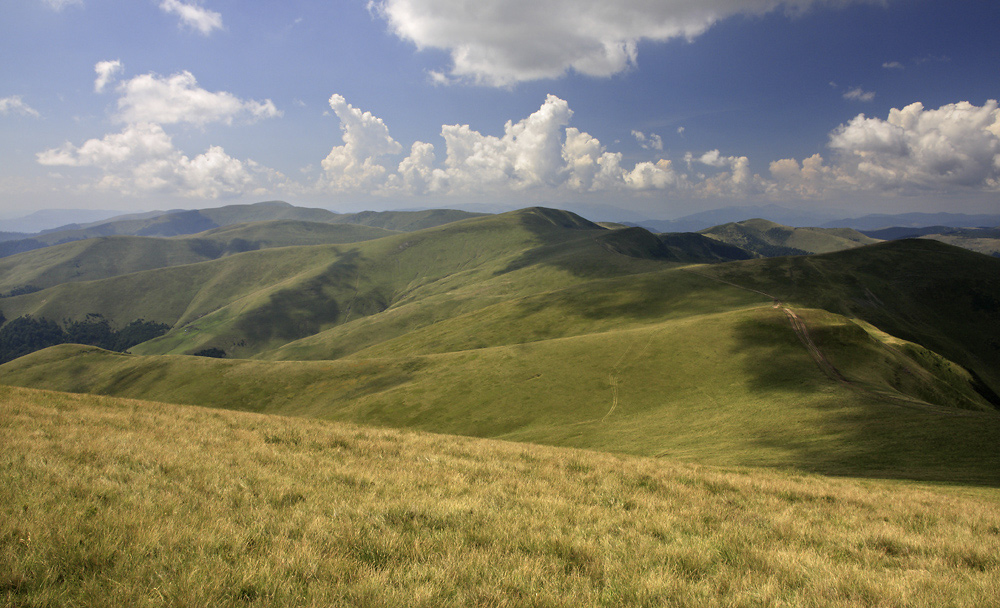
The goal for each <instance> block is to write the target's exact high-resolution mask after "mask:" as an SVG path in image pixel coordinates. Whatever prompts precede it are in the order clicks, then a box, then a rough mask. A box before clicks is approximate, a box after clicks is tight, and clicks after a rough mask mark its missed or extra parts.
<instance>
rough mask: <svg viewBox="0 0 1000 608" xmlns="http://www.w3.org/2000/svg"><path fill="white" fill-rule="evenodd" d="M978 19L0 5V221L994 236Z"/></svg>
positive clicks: (992, 135)
mask: <svg viewBox="0 0 1000 608" xmlns="http://www.w3.org/2000/svg"><path fill="white" fill-rule="evenodd" d="M998 25H1000V2H997V1H996V0H659V1H650V0H477V1H476V2H468V1H467V0H284V1H283V2H271V1H265V0H131V1H129V2H122V1H121V0H0V135H2V137H0V217H17V216H23V215H27V214H29V213H31V212H33V211H37V210H41V209H52V208H58V209H68V208H83V209H115V210H122V211H148V210H153V209H173V208H187V209H191V208H204V207H217V206H221V205H226V204H234V203H251V202H258V201H264V200H285V201H288V202H290V203H293V204H296V205H301V206H309V207H323V208H328V209H332V210H334V211H340V212H353V211H360V210H363V209H376V210H382V209H416V208H430V207H451V208H465V209H470V210H489V211H499V210H505V209H515V208H521V207H527V206H532V205H546V206H551V207H560V208H565V209H572V210H575V211H578V212H580V213H583V214H584V215H586V216H587V217H590V218H591V219H600V220H615V219H618V220H623V221H624V220H634V219H642V218H649V219H671V218H676V217H681V216H684V215H688V214H691V213H695V212H699V211H703V210H707V209H714V208H721V207H730V206H762V205H768V204H777V205H781V206H783V207H786V208H790V209H801V210H807V211H815V212H817V213H826V214H830V215H833V216H836V215H838V214H840V215H841V216H842V217H846V216H851V215H855V216H856V215H863V214H866V213H899V212H906V211H924V212H937V211H948V212H964V213H991V212H992V213H996V212H1000V109H998V103H997V100H998V99H1000V36H997V34H996V30H997V26H998Z"/></svg>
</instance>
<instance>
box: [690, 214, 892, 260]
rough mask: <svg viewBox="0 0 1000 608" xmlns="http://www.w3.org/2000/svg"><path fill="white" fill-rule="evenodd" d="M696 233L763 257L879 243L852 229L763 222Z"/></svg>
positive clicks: (725, 225) (709, 229)
mask: <svg viewBox="0 0 1000 608" xmlns="http://www.w3.org/2000/svg"><path fill="white" fill-rule="evenodd" d="M699 234H703V235H705V236H709V237H711V238H713V239H716V240H718V241H722V242H723V243H728V244H730V245H734V246H736V247H740V248H742V249H745V250H746V251H749V252H751V253H753V254H754V255H755V256H756V257H765V258H770V257H776V256H785V255H805V254H810V253H829V252H831V251H840V250H843V249H852V248H854V247H860V246H862V245H871V244H873V243H877V242H879V241H878V240H877V239H873V238H871V237H868V236H865V235H863V234H861V233H860V232H858V231H857V230H853V229H851V228H792V227H790V226H783V225H781V224H776V223H774V222H771V221H768V220H763V219H752V220H745V221H742V222H732V223H729V224H722V225H721V226H715V227H713V228H707V229H705V230H701V231H700V232H699Z"/></svg>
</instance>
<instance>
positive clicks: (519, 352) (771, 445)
mask: <svg viewBox="0 0 1000 608" xmlns="http://www.w3.org/2000/svg"><path fill="white" fill-rule="evenodd" d="M796 312H797V314H798V315H799V316H800V317H801V318H802V319H804V320H805V322H806V323H807V324H808V326H809V328H810V336H811V339H812V340H813V341H814V342H815V343H816V344H817V345H819V348H820V349H822V352H823V354H824V355H825V357H826V358H827V360H828V361H830V362H832V365H833V366H834V368H835V369H836V370H837V373H838V374H839V375H840V377H831V375H829V374H828V373H827V370H825V369H824V368H823V367H821V366H819V365H817V361H816V359H815V358H814V356H813V355H812V353H811V352H810V351H809V350H808V349H806V348H803V345H802V342H801V341H800V337H799V336H798V335H797V334H796V332H795V331H793V328H792V327H791V326H790V325H789V324H788V322H787V319H786V313H785V312H784V311H783V310H780V309H775V308H773V307H772V306H771V305H770V304H765V305H760V306H757V307H751V308H744V309H741V310H735V311H732V312H719V313H714V314H712V313H709V314H701V315H693V316H686V317H680V318H678V319H675V320H669V321H664V322H658V323H651V324H648V325H646V326H644V327H637V328H635V329H629V330H613V331H604V332H597V333H588V334H584V335H578V336H573V337H566V338H554V339H538V340H535V341H530V342H527V343H514V344H510V345H506V346H494V347H484V348H473V349H470V350H458V351H450V352H441V353H437V354H422V355H421V354H404V353H405V352H406V345H405V339H406V338H409V336H408V335H407V336H406V337H404V346H403V347H401V348H397V346H396V345H394V344H393V343H392V342H389V343H386V344H385V345H382V347H381V349H380V348H379V347H374V348H373V349H370V350H369V351H367V352H365V351H362V352H361V353H358V354H357V355H356V356H352V357H346V358H342V359H339V360H336V361H253V360H218V359H204V358H199V357H184V356H136V355H120V354H114V353H108V352H107V351H101V350H99V349H95V348H88V347H77V346H62V347H53V348H50V349H46V350H44V351H40V352H38V353H34V354H32V355H28V356H25V357H22V358H20V359H17V360H15V361H13V362H11V363H8V364H6V365H4V366H2V367H0V374H2V375H0V378H2V380H3V382H5V383H8V384H15V385H23V386H36V387H46V388H51V389H55V390H63V391H71V392H90V393H97V394H108V395H116V396H127V397H135V398H143V399H153V400H158V401H167V402H173V403H187V404H195V405H206V406H213V407H223V408H228V409H239V410H249V411H257V412H267V413H279V414H283V415H291V416H307V417H318V418H325V419H331V420H341V421H351V422H358V423H363V424H375V425H382V426H393V427H407V428H417V429H423V430H432V431H435V432H448V433H456V434H462V435H475V436H482V437H493V438H503V439H512V440H518V441H529V442H534V443H544V444H551V445H562V446H572V447H585V448H590V449H600V450H606V451H616V452H626V453H633V454H640V455H668V456H671V457H674V458H681V459H685V460H691V461H697V462H710V463H716V464H741V465H746V464H753V465H768V466H778V467H786V466H793V467H796V468H801V469H805V470H811V471H816V472H823V473H829V474H850V475H865V476H887V477H904V478H916V479H939V480H952V481H955V480H960V479H961V480H967V481H974V482H979V483H989V484H994V483H997V482H1000V477H998V475H1000V473H998V471H1000V466H998V465H1000V454H998V453H997V451H996V450H995V449H994V447H993V446H995V444H996V441H998V440H1000V416H998V415H997V414H996V413H995V411H993V410H992V408H990V406H989V405H988V404H987V403H985V402H984V401H983V400H982V399H980V398H978V396H977V395H976V393H975V392H974V391H973V390H972V389H971V388H970V386H969V378H968V377H967V375H963V373H962V370H961V369H959V368H955V367H954V366H951V365H950V364H948V363H947V362H946V361H943V360H942V359H941V358H940V357H935V356H934V355H933V353H929V352H927V351H925V350H923V349H921V348H919V347H917V346H915V345H902V344H900V343H898V342H895V341H889V340H887V341H885V342H883V341H880V340H878V333H877V332H874V331H872V332H869V331H866V330H865V329H864V328H861V327H859V326H857V325H855V324H854V323H851V322H850V321H848V320H845V319H843V318H841V317H838V316H836V315H831V314H829V313H825V312H823V311H811V310H797V311H796ZM489 337H490V336H489V335H488V334H487V335H485V336H484V338H485V339H489ZM514 339H516V337H515V338H514ZM420 346H424V345H423V344H420ZM425 348H426V347H425ZM410 350H411V351H416V350H420V349H419V348H413V347H412V346H411V347H410ZM397 351H399V352H397ZM380 355H381V356H380ZM900 377H903V378H905V382H903V383H901V382H900V381H899V378H900ZM929 402H930V403H938V404H939V405H938V406H936V407H935V406H930V405H928V403H929ZM959 408H968V409H965V410H962V409H959ZM954 437H962V441H961V446H960V448H959V446H957V445H955V444H954V443H953V442H952V441H951V440H949V438H954ZM956 448H958V449H956Z"/></svg>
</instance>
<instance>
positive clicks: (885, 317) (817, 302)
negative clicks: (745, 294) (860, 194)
mask: <svg viewBox="0 0 1000 608" xmlns="http://www.w3.org/2000/svg"><path fill="white" fill-rule="evenodd" d="M699 272H702V273H703V274H705V275H709V276H714V277H717V278H721V279H724V280H727V281H730V282H731V283H734V284H738V285H741V286H744V287H748V288H752V289H756V290H760V291H763V292H766V293H768V294H771V295H773V296H774V297H776V298H780V299H782V300H784V301H787V302H790V303H793V304H797V305H800V306H810V307H815V308H823V309H825V310H829V311H832V312H836V313H840V314H843V315H846V316H849V317H857V318H860V319H863V320H865V321H867V322H869V323H871V324H873V325H875V326H877V327H878V328H880V329H882V330H883V331H886V332H888V333H890V334H892V335H894V336H897V337H899V338H903V339H905V340H910V341H913V342H918V343H920V344H922V345H924V346H926V347H927V348H930V349H931V350H933V351H935V352H937V353H939V354H941V355H943V356H945V357H947V358H948V359H950V360H952V361H954V362H956V363H959V364H961V365H963V366H965V367H966V368H968V369H969V370H970V371H972V372H974V373H975V374H977V375H978V376H979V378H980V379H981V380H982V382H983V383H984V384H985V385H986V386H985V389H984V390H985V392H986V393H993V394H994V396H993V397H991V398H993V399H994V401H995V402H997V405H1000V399H997V398H996V397H995V394H996V393H1000V259H996V258H992V257H988V256H984V255H981V254H978V253H974V252H971V251H967V250H964V249H960V248H957V247H952V246H949V245H945V244H943V243H939V242H937V241H933V240H928V239H913V240H902V241H892V242H888V243H883V244H878V245H874V246H870V247H865V248H863V249H854V250H848V251H841V252H837V253H831V254H826V255H817V256H809V257H789V258H778V259H769V260H752V261H748V262H742V263H739V264H726V265H719V266H705V267H702V268H701V269H699Z"/></svg>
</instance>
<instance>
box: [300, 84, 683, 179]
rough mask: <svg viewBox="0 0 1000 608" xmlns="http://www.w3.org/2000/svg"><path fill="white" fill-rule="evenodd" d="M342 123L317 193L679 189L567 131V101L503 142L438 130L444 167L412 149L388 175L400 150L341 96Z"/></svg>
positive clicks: (666, 171)
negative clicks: (390, 160)
mask: <svg viewBox="0 0 1000 608" xmlns="http://www.w3.org/2000/svg"><path fill="white" fill-rule="evenodd" d="M330 105H331V107H332V108H333V110H334V112H335V113H336V114H337V116H338V117H339V118H340V119H341V129H342V130H343V132H344V145H342V146H336V147H334V148H333V150H332V151H331V152H330V154H329V156H327V158H326V159H325V160H324V161H323V168H324V170H325V175H324V178H323V179H322V180H321V181H320V184H319V186H320V187H321V188H323V189H327V190H333V191H366V192H382V193H392V192H398V191H405V192H409V193H416V194H421V193H428V192H434V193H441V194H491V195H492V194H496V193H502V192H520V191H524V190H527V189H549V190H553V191H555V190H560V189H563V190H566V191H570V192H596V191H607V190H625V189H629V190H653V189H663V188H668V187H682V186H685V182H684V177H683V176H679V175H677V174H676V173H675V172H674V170H673V167H672V165H671V163H670V161H668V160H662V159H661V160H660V161H658V162H656V163H651V162H645V163H639V164H637V165H636V166H635V167H633V168H632V169H631V170H628V169H625V168H623V167H622V166H621V160H622V155H621V154H620V153H612V152H608V151H606V150H605V148H604V146H602V145H601V142H600V141H598V140H597V139H596V138H594V137H592V136H591V135H589V134H587V133H584V132H581V131H580V130H578V129H576V128H573V127H568V126H567V125H568V124H569V121H570V118H571V117H572V115H573V112H572V110H570V108H569V104H567V103H566V101H564V100H562V99H560V98H558V97H556V96H554V95H549V96H548V97H547V98H546V99H545V102H544V103H543V104H542V105H541V107H540V108H539V109H538V110H537V111H536V112H533V113H532V114H531V115H529V116H528V117H527V118H524V119H522V120H520V121H517V122H514V121H512V120H511V121H507V123H506V124H505V125H504V128H503V135H502V136H495V135H484V134H482V133H480V132H479V131H476V130H474V129H472V128H471V127H470V126H469V125H444V126H442V127H441V137H442V138H443V139H444V142H445V158H444V162H443V166H435V163H436V160H437V159H436V156H435V153H434V146H433V145H432V144H430V143H425V142H419V141H418V142H415V143H414V144H413V145H412V146H411V148H410V154H409V156H407V157H406V158H404V159H403V160H402V161H401V162H400V163H399V164H398V166H397V168H396V171H395V172H390V171H389V169H387V168H386V167H385V166H384V165H382V164H381V163H380V158H381V157H383V156H386V155H391V154H397V153H399V152H400V151H401V146H399V144H398V143H396V142H395V140H393V139H392V137H390V136H389V131H388V128H387V127H386V125H385V124H384V123H383V122H382V120H381V119H379V118H377V117H375V116H373V115H371V114H370V113H368V112H362V111H361V110H359V109H357V108H354V107H352V106H351V105H350V104H348V103H347V102H346V101H345V100H344V98H343V97H341V96H340V95H334V96H333V97H332V98H331V100H330Z"/></svg>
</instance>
